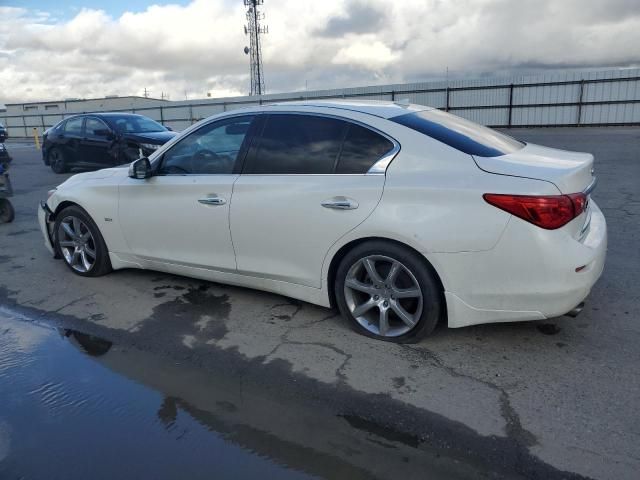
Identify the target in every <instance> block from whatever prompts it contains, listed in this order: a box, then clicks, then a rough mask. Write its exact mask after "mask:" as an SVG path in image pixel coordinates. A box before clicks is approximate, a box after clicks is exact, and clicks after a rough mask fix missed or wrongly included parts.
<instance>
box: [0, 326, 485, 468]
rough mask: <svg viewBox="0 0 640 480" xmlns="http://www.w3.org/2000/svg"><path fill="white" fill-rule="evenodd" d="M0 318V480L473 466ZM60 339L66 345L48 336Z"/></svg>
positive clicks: (334, 415) (97, 343)
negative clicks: (0, 331)
mask: <svg viewBox="0 0 640 480" xmlns="http://www.w3.org/2000/svg"><path fill="white" fill-rule="evenodd" d="M0 322H2V325H3V327H4V328H5V329H6V331H7V332H9V333H8V334H6V335H2V336H0V357H2V358H5V359H13V360H12V361H13V363H12V365H13V366H12V367H10V368H9V369H8V370H6V371H5V374H4V375H0V404H1V405H3V409H2V411H1V412H0V427H2V426H3V425H4V426H6V427H7V428H0V430H2V431H3V432H7V431H8V432H11V434H10V435H11V436H10V440H9V441H8V443H9V446H8V447H5V452H4V460H0V478H5V477H9V478H11V477H23V478H47V479H55V478H61V479H62V478H63V479H65V480H67V479H75V478H78V479H86V478H154V479H163V478H167V479H169V478H171V479H173V478H189V479H194V478H310V477H315V478H331V479H341V478H345V479H346V478H348V479H364V478H398V477H400V478H427V477H428V478H473V477H475V476H476V474H477V473H478V472H477V471H475V470H473V469H471V468H470V467H468V466H465V465H462V464H460V463H459V462H451V461H447V460H445V459H444V458H441V457H440V456H439V455H436V454H432V453H430V452H429V451H428V450H425V449H420V448H419V446H420V445H419V442H418V441H417V439H415V438H413V437H407V436H403V435H402V434H397V433H395V432H393V431H389V430H385V429H380V428H378V427H377V426H376V425H375V424H374V423H371V422H369V421H367V420H364V419H360V418H359V417H357V416H354V415H343V414H342V413H340V412H335V411H333V410H332V409H331V408H330V407H329V406H327V407H326V408H324V407H322V406H319V405H318V403H317V402H315V403H312V402H308V401H307V399H305V398H300V397H296V396H291V395H288V394H287V392H285V391H282V390H276V392H275V393H274V392H273V391H272V390H268V389H265V388H264V386H263V385H262V386H261V385H257V384H252V383H249V382H244V381H243V380H242V376H241V375H238V373H237V372H234V371H232V370H225V369H224V368H223V369H219V370H217V371H215V372H212V371H210V370H206V371H205V370H198V369H195V368H190V367H188V366H185V365H184V364H179V363H177V362H176V361H175V360H171V359H169V358H166V357H164V356H159V355H154V354H151V353H148V352H144V351H140V350H137V349H133V348H122V347H120V346H118V345H113V344H112V343H111V342H109V341H107V340H104V339H102V338H99V337H95V336H92V335H88V334H85V333H82V332H78V331H74V330H68V329H65V330H62V331H60V333H61V335H55V334H54V333H53V331H51V330H49V329H45V328H43V327H41V326H36V325H33V324H27V323H25V322H20V321H14V320H10V319H2V317H0ZM34 329H36V330H38V329H39V330H43V331H44V334H43V333H42V332H41V331H39V332H38V333H33V330H34ZM60 336H62V337H63V338H64V339H66V340H67V341H65V342H60ZM18 338H23V339H34V338H38V339H39V340H38V341H37V342H34V341H30V342H26V341H22V342H20V341H17V339H18ZM16 345H17V346H18V347H16ZM20 345H22V346H20ZM24 345H28V346H29V347H28V348H26V349H25V348H24ZM69 345H73V347H74V348H69ZM27 358H28V359H31V361H30V362H27V361H26V359H27ZM2 435H4V437H3V436H2ZM5 437H6V433H5V434H1V433H0V443H1V442H2V441H4V442H5V444H6V443H7V440H6V438H5ZM0 446H2V445H0ZM0 453H3V452H0Z"/></svg>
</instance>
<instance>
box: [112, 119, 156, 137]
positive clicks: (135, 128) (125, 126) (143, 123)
mask: <svg viewBox="0 0 640 480" xmlns="http://www.w3.org/2000/svg"><path fill="white" fill-rule="evenodd" d="M109 122H110V123H111V124H112V125H113V126H114V127H115V128H116V129H117V130H118V131H119V132H121V133H148V132H165V131H166V130H167V129H166V128H165V127H163V126H162V125H160V124H159V123H158V122H154V121H153V120H151V119H150V118H147V117H142V116H139V115H122V116H116V115H114V116H110V117H109Z"/></svg>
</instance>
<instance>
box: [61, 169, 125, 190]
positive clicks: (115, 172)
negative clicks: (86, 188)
mask: <svg viewBox="0 0 640 480" xmlns="http://www.w3.org/2000/svg"><path fill="white" fill-rule="evenodd" d="M128 175H129V164H126V165H120V166H118V167H113V168H103V169H102V170H96V171H95V172H84V173H77V174H75V175H74V176H72V177H69V178H68V179H67V180H66V181H65V182H63V183H61V184H60V185H58V186H57V187H56V188H58V189H60V188H68V187H72V186H74V185H76V184H78V183H82V182H85V181H89V180H102V179H104V178H109V177H113V176H118V177H126V176H128Z"/></svg>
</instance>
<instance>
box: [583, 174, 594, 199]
mask: <svg viewBox="0 0 640 480" xmlns="http://www.w3.org/2000/svg"><path fill="white" fill-rule="evenodd" d="M597 184H598V177H593V180H591V183H590V184H589V185H587V188H585V189H584V190H583V191H582V193H584V194H585V195H589V194H590V193H591V192H593V191H594V190H595V188H596V185H597Z"/></svg>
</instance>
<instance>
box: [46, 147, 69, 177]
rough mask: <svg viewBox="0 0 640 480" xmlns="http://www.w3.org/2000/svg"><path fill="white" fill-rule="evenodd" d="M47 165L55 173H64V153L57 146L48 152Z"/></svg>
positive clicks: (65, 165) (65, 166)
mask: <svg viewBox="0 0 640 480" xmlns="http://www.w3.org/2000/svg"><path fill="white" fill-rule="evenodd" d="M48 158H49V166H50V167H51V170H53V171H54V172H55V173H65V172H66V171H67V164H66V162H65V159H64V154H63V153H62V151H61V150H60V149H59V148H52V149H51V151H50V152H49V156H48Z"/></svg>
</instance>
